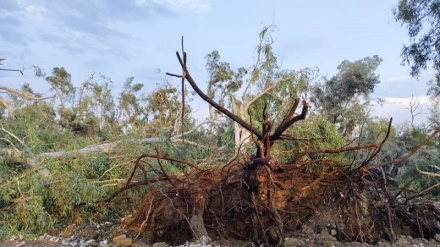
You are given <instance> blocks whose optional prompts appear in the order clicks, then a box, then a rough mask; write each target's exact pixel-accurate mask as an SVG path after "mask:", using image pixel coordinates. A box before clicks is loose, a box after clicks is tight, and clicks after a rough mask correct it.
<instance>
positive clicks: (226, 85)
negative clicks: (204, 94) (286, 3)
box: [206, 26, 309, 150]
mask: <svg viewBox="0 0 440 247" xmlns="http://www.w3.org/2000/svg"><path fill="white" fill-rule="evenodd" d="M273 31H274V27H273V26H269V27H265V28H263V30H262V31H261V32H260V34H259V42H258V45H257V47H256V58H255V61H254V64H253V65H252V66H250V68H246V67H239V68H238V69H236V70H233V69H231V67H230V64H229V63H226V62H222V61H220V55H219V53H218V51H214V52H212V53H210V54H209V55H207V56H206V58H207V66H206V67H207V69H208V72H209V74H210V79H209V82H208V96H209V97H211V98H212V99H215V100H217V101H218V102H219V103H220V104H221V105H227V106H228V107H229V108H231V109H232V112H233V113H234V114H235V115H237V116H239V117H240V118H242V119H244V120H246V121H247V122H249V123H250V124H251V125H252V126H254V127H256V128H259V127H261V126H260V125H261V123H260V122H259V121H256V120H257V119H260V117H261V115H262V113H263V109H264V108H265V109H267V113H268V114H269V119H271V121H277V116H278V114H280V115H282V114H281V113H285V112H286V111H288V109H289V108H290V106H291V105H292V104H293V101H294V99H295V98H296V97H297V96H298V95H299V94H301V93H302V92H305V91H306V90H307V87H308V72H309V70H301V71H295V70H287V69H282V68H281V67H280V65H279V61H278V57H277V55H276V54H275V52H274V50H273V44H274V39H273V38H272V36H271V32H273ZM216 114H217V113H216V111H215V110H214V109H212V107H211V108H210V118H211V119H214V118H215V116H216ZM233 130H234V131H233V132H234V142H235V147H236V149H237V150H238V149H239V148H240V147H241V146H243V145H244V144H246V143H248V142H249V141H250V138H251V133H249V131H247V130H246V129H245V128H243V127H242V126H241V125H239V124H238V123H236V122H234V123H233Z"/></svg>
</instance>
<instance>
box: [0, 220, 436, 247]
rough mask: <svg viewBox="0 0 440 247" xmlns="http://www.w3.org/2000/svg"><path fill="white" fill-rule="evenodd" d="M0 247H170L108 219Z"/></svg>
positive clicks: (404, 242)
mask: <svg viewBox="0 0 440 247" xmlns="http://www.w3.org/2000/svg"><path fill="white" fill-rule="evenodd" d="M0 246H5V247H22V246H23V247H25V246H29V247H43V246H48V247H55V246H75V247H86V246H100V247H107V246H108V247H116V246H133V247H167V246H170V245H168V244H166V243H163V242H161V243H149V242H148V241H147V240H145V239H136V233H135V232H133V231H130V230H126V229H121V228H120V227H118V226H117V225H115V224H113V223H111V222H104V223H101V224H81V225H70V226H68V227H67V228H65V229H63V230H62V231H54V232H53V233H51V234H50V235H49V234H45V235H43V236H40V237H37V238H34V239H24V238H21V237H12V238H11V239H9V240H7V241H0ZM181 246H192V247H202V246H248V247H251V246H255V245H254V244H253V243H250V242H245V241H226V240H217V241H206V242H204V241H196V242H191V243H189V242H188V243H185V244H184V245H181ZM285 246H286V247H296V246H306V247H314V246H324V247H327V246H328V247H331V246H335V247H337V246H359V247H364V246H365V247H367V246H394V247H399V246H400V247H406V246H420V247H422V246H424V247H430V246H440V235H439V234H437V235H436V236H435V238H433V239H430V240H426V239H414V238H412V237H409V236H403V237H400V238H399V239H398V240H397V242H396V243H394V244H391V243H390V242H386V241H384V242H380V243H378V244H376V245H369V244H366V243H359V242H339V241H337V240H336V239H335V238H334V237H333V236H331V234H330V232H328V233H327V232H324V233H319V234H313V235H310V234H309V235H296V236H290V237H288V238H286V240H285Z"/></svg>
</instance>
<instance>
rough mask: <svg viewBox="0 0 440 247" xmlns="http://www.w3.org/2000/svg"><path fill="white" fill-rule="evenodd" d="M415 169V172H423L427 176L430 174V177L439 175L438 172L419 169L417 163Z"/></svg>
mask: <svg viewBox="0 0 440 247" xmlns="http://www.w3.org/2000/svg"><path fill="white" fill-rule="evenodd" d="M416 170H417V172H419V173H420V174H423V175H428V176H432V177H440V174H439V173H433V172H425V171H422V170H420V169H419V167H418V166H417V165H416Z"/></svg>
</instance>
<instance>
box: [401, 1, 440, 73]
mask: <svg viewBox="0 0 440 247" xmlns="http://www.w3.org/2000/svg"><path fill="white" fill-rule="evenodd" d="M393 12H394V17H395V18H396V21H398V22H400V23H401V24H402V25H405V26H406V27H407V29H408V35H409V38H410V44H409V45H404V46H403V49H402V57H403V59H404V63H407V64H408V65H411V75H412V76H418V75H419V74H420V71H421V70H425V69H426V68H427V67H428V64H429V63H430V62H432V67H433V68H434V69H435V70H437V71H440V1H438V0H400V1H399V3H398V6H397V7H396V8H395V9H394V11H393Z"/></svg>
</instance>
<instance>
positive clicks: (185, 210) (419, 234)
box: [109, 156, 440, 246]
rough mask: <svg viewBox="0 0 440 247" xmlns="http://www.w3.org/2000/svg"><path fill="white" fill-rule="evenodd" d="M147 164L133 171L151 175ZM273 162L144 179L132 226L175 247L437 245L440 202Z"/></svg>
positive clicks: (374, 181)
mask: <svg viewBox="0 0 440 247" xmlns="http://www.w3.org/2000/svg"><path fill="white" fill-rule="evenodd" d="M143 158H148V156H143ZM141 160H142V158H140V159H138V162H137V165H136V168H135V170H136V169H138V170H140V171H142V172H141V173H145V172H147V170H146V168H145V167H142V162H141ZM274 162H275V161H273V160H269V159H261V158H253V159H250V158H246V159H241V160H240V159H237V160H234V161H232V162H230V163H229V164H227V165H225V166H224V167H220V168H204V169H197V170H193V171H192V172H189V173H186V174H184V175H179V176H176V175H170V174H166V173H160V174H159V175H158V176H156V177H153V178H148V177H147V176H145V177H144V178H145V180H143V184H147V185H149V186H150V187H149V188H148V189H147V190H146V195H145V197H144V198H143V199H142V202H141V203H140V206H139V210H138V212H137V214H135V215H133V216H132V217H130V219H129V220H126V227H127V228H128V229H132V230H133V231H135V232H136V237H137V238H139V239H144V240H145V241H146V242H149V243H156V242H166V243H167V244H169V245H184V244H185V243H188V242H189V241H194V240H200V239H209V240H210V241H245V242H248V241H249V242H251V243H253V244H255V245H257V246H260V245H264V246H281V245H286V244H288V243H289V242H292V241H293V240H292V239H297V237H299V238H298V239H299V240H298V241H299V243H303V242H304V241H305V240H304V239H308V238H309V239H314V238H315V235H316V234H318V235H317V236H325V237H328V238H329V240H328V241H333V242H335V241H338V242H340V243H346V242H352V243H356V242H357V243H359V244H360V243H364V244H370V245H378V244H380V243H383V242H390V243H396V242H397V241H399V239H400V238H401V237H402V236H409V237H411V238H414V239H426V241H431V240H432V241H437V240H436V239H438V236H439V235H438V234H439V233H440V223H439V222H440V220H439V219H440V203H438V202H431V201H418V200H416V199H409V198H404V197H402V196H401V195H399V194H398V192H394V191H392V189H389V188H388V187H387V186H386V184H387V180H386V178H385V177H383V176H382V175H381V174H380V173H379V174H374V173H370V172H368V171H367V170H363V169H345V170H342V169H335V170H333V171H332V170H331V169H329V170H327V172H325V173H321V174H319V175H318V174H314V173H307V172H305V171H304V169H303V168H301V167H299V166H280V165H277V164H276V163H274ZM146 164H147V163H146ZM135 170H134V171H133V174H135ZM133 174H132V175H133ZM153 183H156V184H155V185H153ZM133 184H134V185H139V183H138V182H133V181H132V182H129V183H127V186H126V187H125V188H123V189H122V190H120V191H119V192H117V193H116V194H119V193H121V192H122V191H126V189H128V188H130V185H133ZM389 186H390V187H391V185H389ZM113 200H114V199H113ZM109 201H110V200H109ZM289 239H290V240H289ZM326 241H327V240H326ZM306 242H307V241H306ZM306 242H304V246H305V245H308V246H310V243H306ZM436 243H437V242H436ZM299 245H301V244H299ZM299 245H298V246H299Z"/></svg>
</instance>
